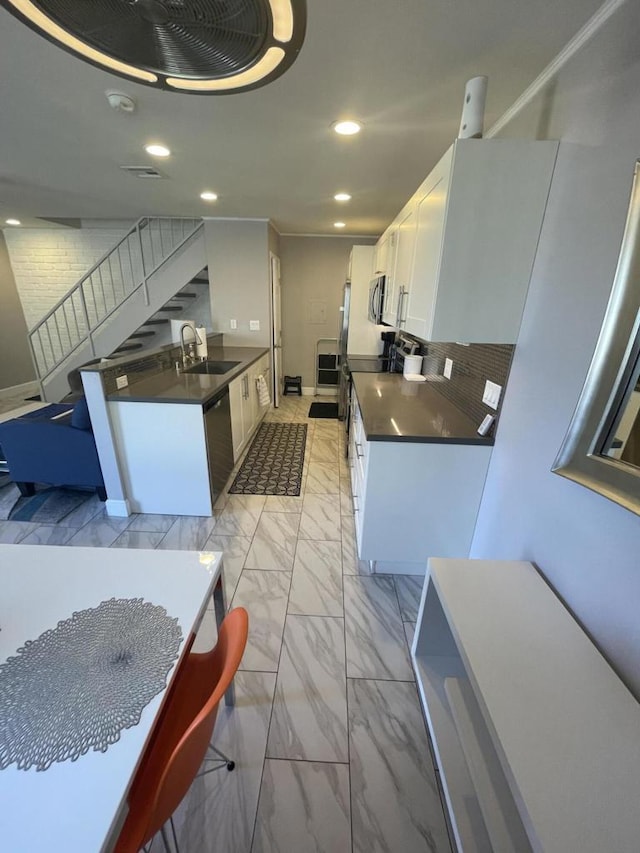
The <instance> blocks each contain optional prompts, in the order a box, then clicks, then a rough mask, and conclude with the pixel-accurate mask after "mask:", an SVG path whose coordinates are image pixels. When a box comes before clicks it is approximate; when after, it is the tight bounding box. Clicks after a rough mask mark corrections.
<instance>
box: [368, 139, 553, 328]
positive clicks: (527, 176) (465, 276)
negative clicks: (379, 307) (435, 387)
mask: <svg viewBox="0 0 640 853" xmlns="http://www.w3.org/2000/svg"><path fill="white" fill-rule="evenodd" d="M557 149H558V143H557V142H537V141H528V140H511V139H488V140H487V139H482V140H476V139H459V140H456V142H455V143H454V144H453V146H452V147H451V148H450V149H449V150H448V151H447V153H446V154H445V155H444V157H443V158H442V159H441V160H440V162H439V163H438V164H437V166H436V167H435V168H434V169H433V171H432V172H431V173H430V175H429V176H428V177H427V178H426V180H425V181H423V183H422V184H421V186H420V188H419V189H418V191H417V192H416V193H415V194H414V195H413V196H412V198H411V199H410V200H409V202H408V203H407V204H406V205H405V207H404V208H403V209H402V211H401V212H400V214H399V215H398V216H397V217H396V219H395V220H394V222H393V223H392V225H391V226H390V228H389V229H387V231H386V232H385V234H383V236H382V238H381V240H384V239H385V238H386V239H387V240H389V239H390V235H391V234H392V233H396V234H397V251H396V253H395V257H394V259H393V264H394V265H393V268H392V267H391V264H390V258H389V254H388V252H387V260H388V264H387V270H386V273H387V276H388V280H389V279H391V286H390V287H389V288H388V295H389V302H388V304H387V305H386V310H385V317H384V319H385V322H387V323H389V324H390V325H393V326H396V327H397V328H399V329H402V330H404V331H407V332H409V333H411V334H413V335H416V336H417V337H420V338H423V339H425V340H433V341H462V342H465V343H474V342H477V343H513V342H515V340H516V338H517V336H518V329H519V326H520V319H521V316H522V309H523V307H524V302H525V299H526V295H527V288H528V285H529V278H530V276H531V270H532V267H533V260H534V257H535V252H536V247H537V244H538V237H539V235H540V229H541V227H542V220H543V217H544V211H545V206H546V202H547V196H548V193H549V186H550V184H551V177H552V173H553V167H554V163H555V158H556V154H557Z"/></svg>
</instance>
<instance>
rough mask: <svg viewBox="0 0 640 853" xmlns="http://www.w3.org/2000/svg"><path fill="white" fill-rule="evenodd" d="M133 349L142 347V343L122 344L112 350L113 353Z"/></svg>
mask: <svg viewBox="0 0 640 853" xmlns="http://www.w3.org/2000/svg"><path fill="white" fill-rule="evenodd" d="M134 349H142V344H122V345H121V346H119V347H118V349H116V350H114V353H118V352H132V350H134Z"/></svg>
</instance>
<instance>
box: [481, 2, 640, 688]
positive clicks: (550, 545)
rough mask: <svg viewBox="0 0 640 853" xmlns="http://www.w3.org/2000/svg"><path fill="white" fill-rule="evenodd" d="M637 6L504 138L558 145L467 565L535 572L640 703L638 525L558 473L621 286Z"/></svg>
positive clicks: (635, 146)
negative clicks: (486, 563) (618, 273)
mask: <svg viewBox="0 0 640 853" xmlns="http://www.w3.org/2000/svg"><path fill="white" fill-rule="evenodd" d="M639 33H640V4H638V3H637V2H634V0H629V2H627V3H625V4H624V5H623V6H622V8H621V9H619V10H618V11H617V12H616V13H615V15H614V16H613V17H612V18H611V19H610V20H609V21H608V23H606V24H605V26H604V27H603V28H602V29H601V30H600V31H599V32H598V33H597V34H596V35H595V36H594V37H593V38H592V40H591V41H589V42H588V43H586V45H585V46H584V47H583V48H582V49H581V50H580V52H579V53H578V54H577V55H576V56H575V57H574V58H573V59H572V60H571V61H570V63H569V64H568V65H567V66H566V67H565V68H564V69H563V70H562V72H561V73H560V75H559V76H558V78H557V79H556V80H555V81H553V83H552V84H551V85H550V86H549V87H548V88H547V89H546V91H545V92H543V93H542V94H541V95H540V96H539V97H538V98H536V100H535V101H534V102H533V103H532V104H531V105H530V106H529V107H527V108H526V109H525V110H524V111H523V112H522V113H521V114H520V115H519V116H517V117H516V119H514V120H513V121H512V122H511V123H510V124H509V125H508V126H507V127H506V129H505V130H504V131H502V133H501V135H512V136H525V137H529V138H531V137H535V136H537V137H538V138H550V139H554V138H559V139H561V140H562V145H561V148H560V153H559V158H558V163H557V167H556V172H555V174H554V180H553V184H552V188H551V194H550V199H549V205H548V209H547V215H546V218H545V222H544V226H543V231H542V235H541V240H540V246H539V250H538V254H537V257H536V262H535V265H534V269H533V275H532V281H531V285H530V289H529V294H528V299H527V303H526V306H525V312H524V317H523V322H522V328H521V333H520V337H519V340H518V344H517V347H516V351H515V357H514V361H513V366H512V369H511V375H510V378H509V385H508V391H507V395H506V397H505V401H504V407H503V410H502V416H501V421H500V426H499V430H498V436H497V443H496V446H495V448H494V451H493V456H492V461H491V466H490V469H489V474H488V478H487V483H486V487H485V492H484V496H483V500H482V504H481V508H480V513H479V517H478V523H477V528H476V533H475V537H474V542H473V546H472V552H471V554H472V556H473V557H480V558H503V559H527V560H532V561H533V562H535V563H536V564H537V565H538V567H539V568H540V569H541V571H542V572H543V573H544V575H545V576H546V577H547V579H548V580H549V582H550V583H551V585H552V586H553V587H554V588H555V589H556V591H557V592H558V593H559V594H560V596H561V597H562V598H563V599H564V600H565V601H566V603H567V605H568V606H569V608H571V609H572V610H573V611H574V613H575V614H576V616H577V618H578V619H579V620H580V621H581V623H582V624H583V626H584V627H585V628H586V630H587V631H588V632H589V633H590V634H591V636H592V637H593V638H594V640H595V642H596V643H597V644H598V645H599V646H600V648H601V649H602V651H603V652H604V654H605V655H606V656H607V657H608V658H609V660H610V661H611V662H612V664H613V665H614V667H615V668H616V669H617V670H618V672H619V673H620V675H621V676H622V677H623V678H624V679H625V681H626V682H627V683H628V684H629V686H630V687H631V689H632V690H634V692H635V694H636V695H637V696H638V697H640V618H639V616H638V604H639V602H640V517H638V516H636V515H634V514H632V513H630V512H628V511H627V510H625V509H623V508H622V507H620V506H618V505H616V504H614V503H611V502H610V501H608V500H606V499H605V498H603V497H601V496H600V495H597V494H595V493H593V492H590V491H588V490H587V489H585V488H583V487H581V486H579V485H577V484H575V483H573V482H570V481H568V480H566V479H563V478H562V477H560V476H558V475H556V474H553V473H551V470H550V469H551V466H552V464H553V462H554V459H555V456H556V454H557V452H558V449H559V447H560V444H561V442H562V439H563V436H564V434H565V431H566V429H567V426H568V424H569V421H570V419H571V415H572V412H573V409H574V407H575V404H576V402H577V400H578V396H579V394H580V390H581V387H582V384H583V382H584V379H585V375H586V372H587V369H588V366H589V362H590V360H591V357H592V354H593V349H594V346H595V343H596V338H597V335H598V331H599V328H600V324H601V322H602V318H603V315H604V311H605V308H606V304H607V299H608V296H609V292H610V289H611V285H612V282H613V276H614V271H615V267H616V261H617V257H618V253H619V250H620V241H621V238H622V232H623V227H624V221H625V216H626V210H627V205H628V201H629V193H630V189H631V181H632V176H633V170H634V164H635V160H636V158H637V157H638V156H639V155H640V49H639V47H638V45H639V41H638V35H639Z"/></svg>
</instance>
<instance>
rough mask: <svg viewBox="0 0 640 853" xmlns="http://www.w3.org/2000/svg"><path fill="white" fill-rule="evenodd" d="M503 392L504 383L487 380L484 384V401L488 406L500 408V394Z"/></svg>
mask: <svg viewBox="0 0 640 853" xmlns="http://www.w3.org/2000/svg"><path fill="white" fill-rule="evenodd" d="M501 394H502V385H496V383H495V382H489V380H488V379H487V381H486V382H485V384H484V394H483V395H482V402H483V403H486V405H487V406H491V408H492V409H497V408H498V403H499V402H500V395H501Z"/></svg>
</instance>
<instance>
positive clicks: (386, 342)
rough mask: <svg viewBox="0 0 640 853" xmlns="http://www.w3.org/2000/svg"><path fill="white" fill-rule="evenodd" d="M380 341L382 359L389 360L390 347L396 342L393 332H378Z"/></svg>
mask: <svg viewBox="0 0 640 853" xmlns="http://www.w3.org/2000/svg"><path fill="white" fill-rule="evenodd" d="M380 340H381V341H382V358H387V359H388V358H391V347H392V346H393V344H395V342H396V333H395V331H394V330H392V331H390V332H380Z"/></svg>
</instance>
